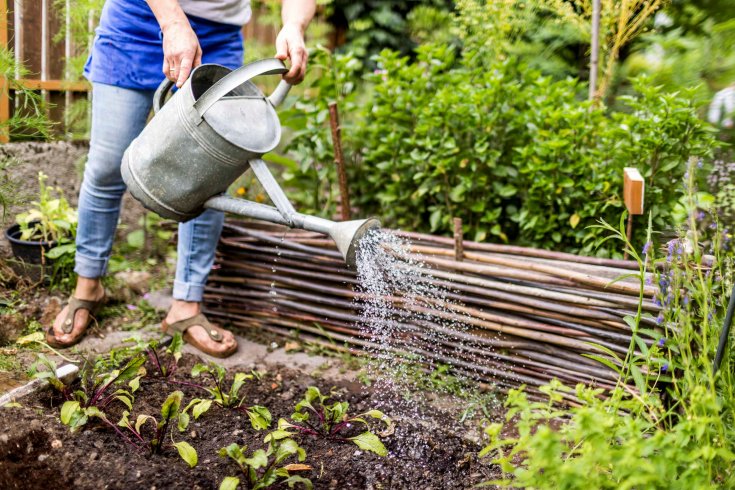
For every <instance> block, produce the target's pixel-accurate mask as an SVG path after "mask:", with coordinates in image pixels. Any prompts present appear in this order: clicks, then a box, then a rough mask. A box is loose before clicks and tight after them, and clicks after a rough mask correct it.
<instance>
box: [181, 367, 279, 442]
mask: <svg viewBox="0 0 735 490" xmlns="http://www.w3.org/2000/svg"><path fill="white" fill-rule="evenodd" d="M226 374H227V371H225V368H223V367H222V366H220V365H218V364H214V363H210V364H196V365H195V366H194V367H193V368H192V370H191V375H192V376H193V377H198V376H201V375H207V376H208V377H209V378H210V379H211V380H212V385H210V386H204V385H196V386H197V387H199V388H201V389H203V390H206V391H207V392H209V394H210V395H211V396H212V398H211V399H202V398H195V399H194V400H192V401H191V402H189V404H188V405H187V406H186V408H185V409H184V413H185V414H188V412H189V409H190V408H191V409H192V415H194V418H195V419H198V418H199V417H200V416H201V415H202V414H203V413H205V412H206V411H207V410H209V409H210V407H211V406H212V402H214V403H216V404H217V405H219V406H221V407H223V408H233V409H236V410H240V411H243V412H245V413H246V414H247V415H248V418H249V419H250V425H252V427H253V429H255V430H265V429H267V428H268V427H270V425H271V420H272V418H271V413H270V412H269V411H268V409H267V408H266V407H263V406H260V405H253V406H250V407H243V406H242V405H243V403H245V398H243V397H241V396H240V389H241V388H242V387H243V385H244V384H245V381H248V380H252V379H255V378H257V377H258V376H259V374H258V373H256V372H253V373H252V374H245V373H236V374H235V377H234V379H233V380H232V384H231V385H230V389H229V390H228V389H226V386H225V376H226Z"/></svg>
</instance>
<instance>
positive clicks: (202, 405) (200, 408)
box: [191, 400, 212, 420]
mask: <svg viewBox="0 0 735 490" xmlns="http://www.w3.org/2000/svg"><path fill="white" fill-rule="evenodd" d="M211 406H212V400H201V401H200V402H199V403H197V404H196V405H194V408H193V409H192V411H191V413H192V415H194V419H195V420H198V419H199V417H201V416H202V414H204V413H205V412H206V411H207V410H209V408H210V407H211Z"/></svg>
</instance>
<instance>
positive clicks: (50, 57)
mask: <svg viewBox="0 0 735 490" xmlns="http://www.w3.org/2000/svg"><path fill="white" fill-rule="evenodd" d="M70 2H73V0H66V3H67V5H69V4H70ZM54 4H55V2H54V0H0V12H5V15H0V42H1V43H3V44H2V45H4V46H6V47H8V48H10V49H12V50H13V52H14V55H15V60H16V62H20V63H22V64H23V66H25V68H26V69H27V71H28V73H29V75H28V76H27V77H22V76H21V74H20V73H19V72H16V74H15V76H14V77H12V78H11V79H5V78H3V77H0V124H1V125H2V127H5V126H4V124H3V123H5V122H6V121H7V120H8V119H10V118H11V117H12V115H13V114H14V111H15V95H14V92H15V89H16V88H18V87H23V88H26V89H30V90H34V91H39V92H40V93H41V94H42V95H43V98H44V99H45V100H46V102H47V103H48V112H49V114H48V115H49V118H50V119H51V120H52V121H54V122H58V123H60V124H59V125H58V126H57V127H58V129H59V130H60V132H64V131H65V130H66V127H65V124H64V115H65V110H66V108H67V107H69V106H70V105H71V104H72V103H73V102H74V101H76V100H78V99H80V98H85V97H88V91H89V88H90V86H89V84H88V83H87V82H86V81H85V80H70V76H69V73H68V72H67V71H66V63H65V61H66V60H67V59H68V58H70V57H72V56H75V55H78V54H81V53H84V52H85V51H87V49H88V43H89V42H91V35H90V39H89V40H88V43H85V44H84V45H81V46H79V45H77V44H78V43H74V41H73V39H72V36H71V33H70V19H69V17H68V16H64V13H63V11H60V10H59V9H57V8H56V6H55V5H54ZM67 10H68V9H67ZM98 14H99V13H98V12H97V13H95V12H90V14H89V20H90V25H89V31H90V32H93V29H94V27H95V19H96V18H97V16H98ZM260 15H262V14H261V13H259V12H258V11H255V12H253V19H252V21H251V22H250V23H249V24H248V25H247V26H245V27H243V33H244V34H245V36H246V39H256V40H258V41H259V42H274V41H275V38H276V34H277V33H276V29H275V28H274V27H273V26H271V25H268V24H267V23H260V22H258V17H259V16H260ZM8 140H9V137H8V134H7V132H2V131H0V143H5V142H7V141H8Z"/></svg>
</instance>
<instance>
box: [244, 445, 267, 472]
mask: <svg viewBox="0 0 735 490" xmlns="http://www.w3.org/2000/svg"><path fill="white" fill-rule="evenodd" d="M244 461H245V464H247V465H248V466H250V467H251V468H253V469H254V470H257V469H259V468H263V467H265V466H267V465H268V456H267V455H266V454H265V451H263V450H262V449H258V450H257V451H255V452H253V455H252V456H251V457H249V458H245V460H244Z"/></svg>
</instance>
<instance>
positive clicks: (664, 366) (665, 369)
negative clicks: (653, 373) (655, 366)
mask: <svg viewBox="0 0 735 490" xmlns="http://www.w3.org/2000/svg"><path fill="white" fill-rule="evenodd" d="M668 370H669V363H668V362H665V363H664V365H663V366H661V372H662V373H665V372H667V371H668Z"/></svg>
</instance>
